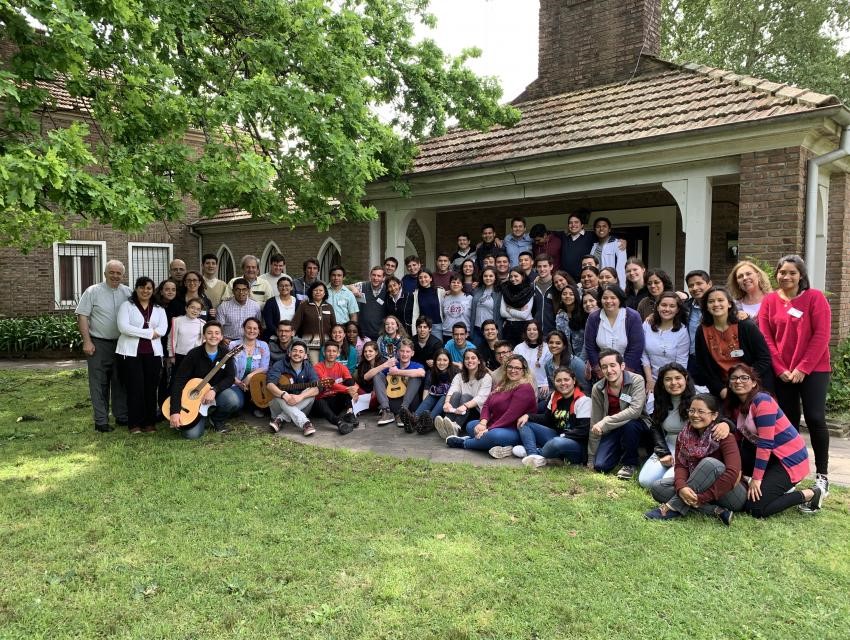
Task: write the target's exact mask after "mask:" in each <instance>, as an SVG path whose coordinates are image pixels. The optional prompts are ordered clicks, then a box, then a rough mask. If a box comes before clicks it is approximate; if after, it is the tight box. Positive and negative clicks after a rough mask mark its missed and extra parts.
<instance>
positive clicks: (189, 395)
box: [162, 344, 245, 427]
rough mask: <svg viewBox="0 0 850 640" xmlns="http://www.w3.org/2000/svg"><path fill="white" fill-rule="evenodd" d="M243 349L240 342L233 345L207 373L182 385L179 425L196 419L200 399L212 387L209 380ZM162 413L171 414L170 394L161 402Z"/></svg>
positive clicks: (190, 422)
mask: <svg viewBox="0 0 850 640" xmlns="http://www.w3.org/2000/svg"><path fill="white" fill-rule="evenodd" d="M244 349H245V347H243V346H242V345H241V344H240V345H239V346H236V347H234V348H233V349H231V350H230V351H228V352H227V353H226V354H225V356H224V357H223V358H222V359H221V360H220V361H219V362H218V363H217V364H216V365H215V366H214V367H213V368H212V369H211V370H210V372H209V373H208V374H207V375H205V376H204V377H203V378H192V379H191V380H189V381H188V382H187V383H186V386H184V387H183V393H182V394H181V395H180V426H183V427H188V426H191V425H192V424H194V423H195V422H196V421H197V419H198V414H199V413H200V412H201V401H202V400H203V399H204V396H205V395H206V394H207V391H209V390H210V389H212V385H210V380H212V379H213V376H215V374H217V373H218V372H219V371H220V370H221V368H222V367H224V365H226V364H227V361H228V360H230V359H231V358H232V357H233V356H235V355H236V354H237V353H239V352H240V351H242V350H244ZM162 415H164V416H170V415H171V397H170V396H169V397H168V398H166V399H165V402H163V403H162Z"/></svg>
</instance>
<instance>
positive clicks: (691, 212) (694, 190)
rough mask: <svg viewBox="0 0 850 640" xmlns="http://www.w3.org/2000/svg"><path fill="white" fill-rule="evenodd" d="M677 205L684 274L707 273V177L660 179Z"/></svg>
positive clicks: (709, 241)
mask: <svg viewBox="0 0 850 640" xmlns="http://www.w3.org/2000/svg"><path fill="white" fill-rule="evenodd" d="M661 186H662V187H664V188H665V189H666V190H667V191H668V192H669V193H670V195H672V196H673V198H675V199H676V204H678V205H679V211H680V212H681V213H682V230H683V231H684V232H685V273H687V272H688V271H691V270H693V269H704V270H705V271H708V272H709V273H711V180H710V179H709V178H708V177H707V176H690V177H688V178H685V179H683V180H671V181H668V182H662V183H661Z"/></svg>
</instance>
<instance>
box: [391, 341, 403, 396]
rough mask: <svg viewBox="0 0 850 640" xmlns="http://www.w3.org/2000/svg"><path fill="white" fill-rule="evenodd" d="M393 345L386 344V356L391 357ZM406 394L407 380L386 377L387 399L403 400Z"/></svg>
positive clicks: (401, 377) (397, 377)
mask: <svg viewBox="0 0 850 640" xmlns="http://www.w3.org/2000/svg"><path fill="white" fill-rule="evenodd" d="M394 352H395V345H394V344H393V343H392V342H388V343H387V355H388V356H389V357H391V358H392V357H393V354H394ZM406 392H407V378H405V377H404V376H391V375H387V398H390V399H393V400H394V399H395V398H403V397H404V394H405V393H406Z"/></svg>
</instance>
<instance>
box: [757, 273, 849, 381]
mask: <svg viewBox="0 0 850 640" xmlns="http://www.w3.org/2000/svg"><path fill="white" fill-rule="evenodd" d="M758 323H759V329H761V332H762V334H763V335H764V340H765V342H767V348H768V349H769V350H770V357H771V360H773V370H774V371H775V372H776V374H777V375H779V374H780V373H782V372H783V371H793V370H794V369H799V370H800V371H802V372H803V373H806V374H808V373H812V372H814V371H831V370H832V367H831V366H830V362H829V335H830V331H831V328H832V310H831V309H830V307H829V302H827V300H826V297H825V296H824V295H823V293H821V292H820V291H817V290H816V289H806V290H805V291H803V293H801V294H799V295H798V296H797V297H795V298H794V299H793V300H787V301H786V300H784V299H783V298H781V297H780V296H779V293H778V292H777V291H772V292H771V293H768V294H767V295H766V296H765V297H764V299H763V300H762V303H761V309H760V310H759V315H758Z"/></svg>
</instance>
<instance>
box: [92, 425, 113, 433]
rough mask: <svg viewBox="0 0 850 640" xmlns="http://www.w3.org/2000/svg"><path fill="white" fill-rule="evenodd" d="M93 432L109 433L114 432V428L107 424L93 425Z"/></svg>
mask: <svg viewBox="0 0 850 640" xmlns="http://www.w3.org/2000/svg"><path fill="white" fill-rule="evenodd" d="M94 430H95V431H99V432H100V433H109V432H110V431H115V427H111V426H109V425H108V424H96V425H94Z"/></svg>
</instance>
